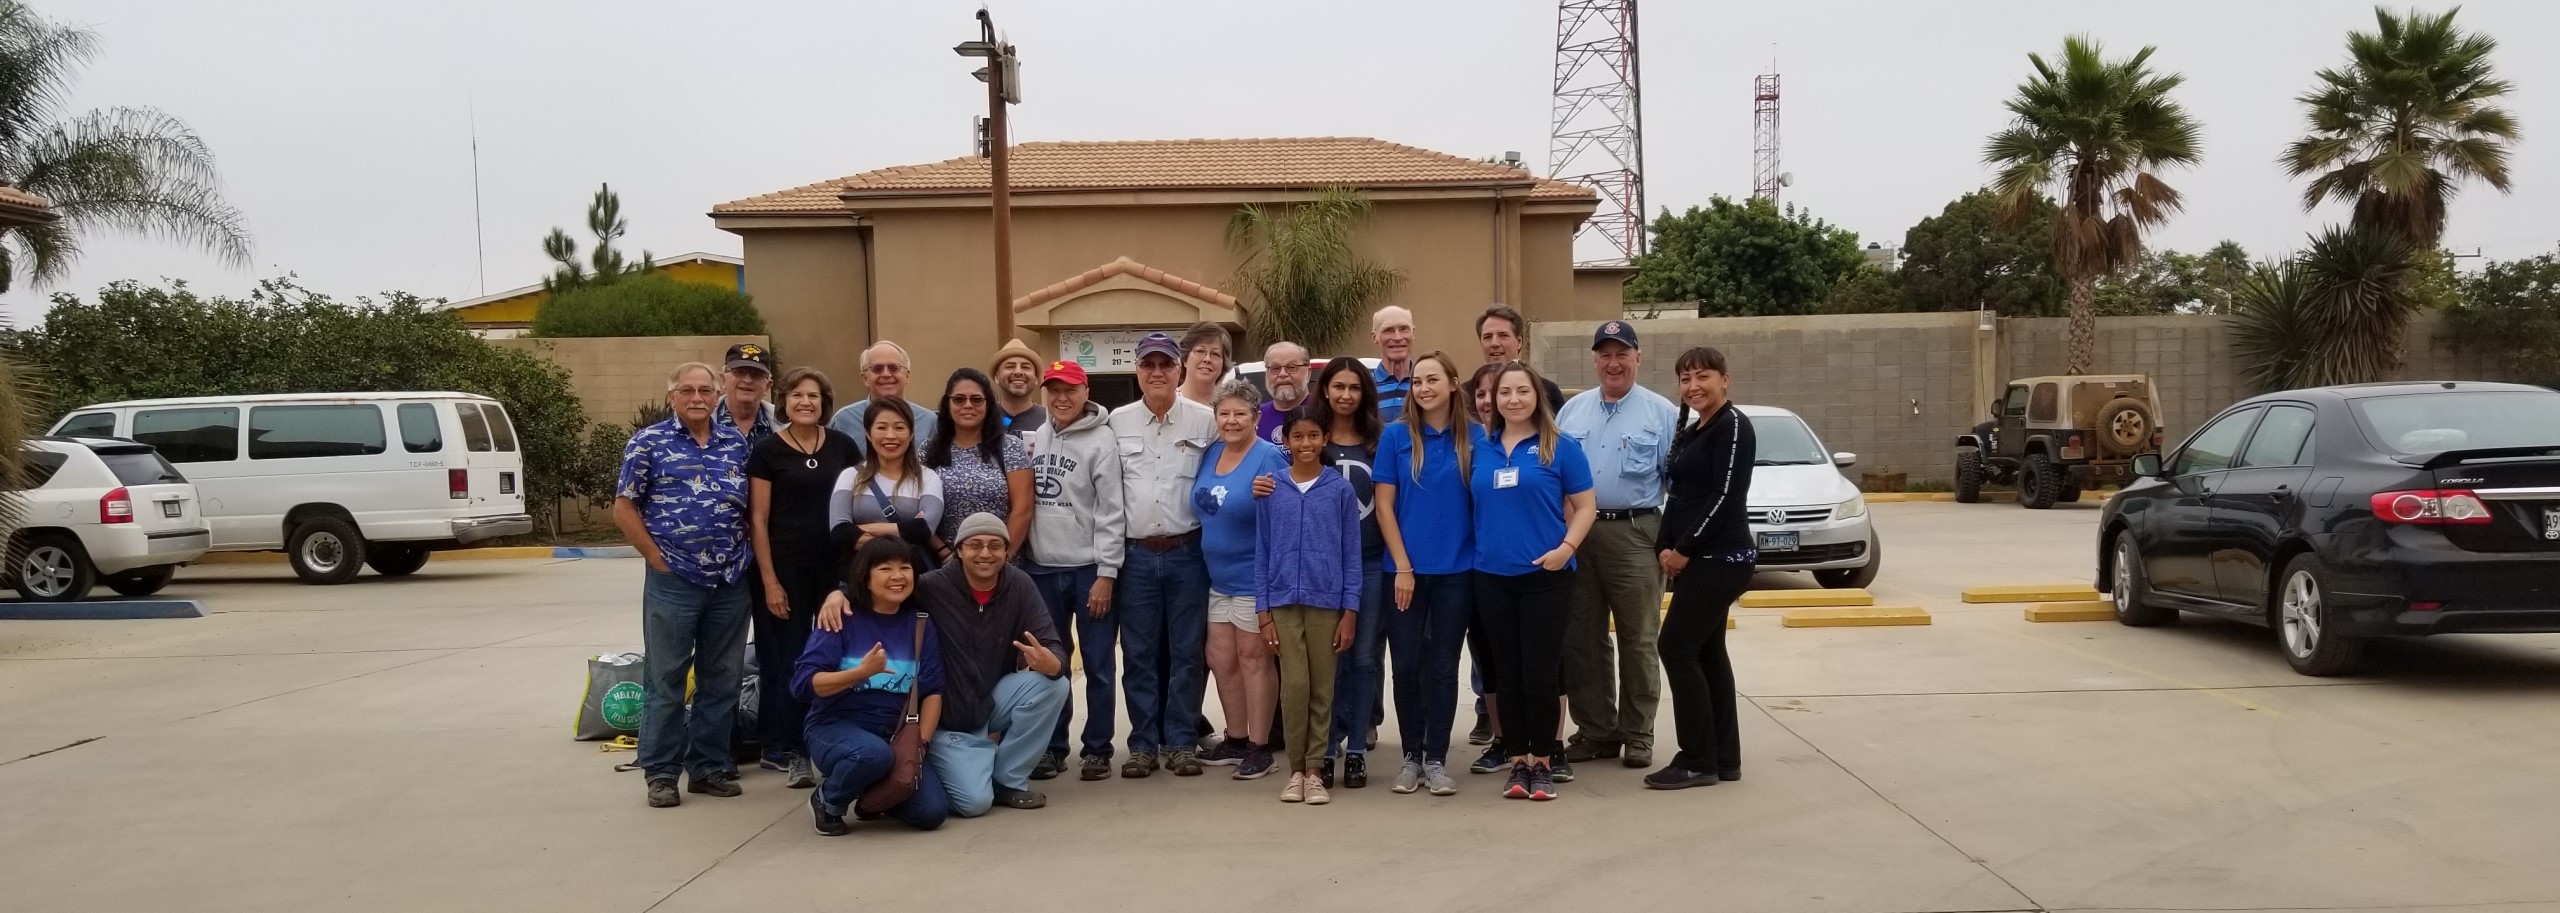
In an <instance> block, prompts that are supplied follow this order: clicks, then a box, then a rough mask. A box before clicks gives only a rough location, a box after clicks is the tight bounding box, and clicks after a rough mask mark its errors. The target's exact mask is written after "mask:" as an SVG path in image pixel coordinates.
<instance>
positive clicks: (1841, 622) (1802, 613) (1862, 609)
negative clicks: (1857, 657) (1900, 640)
mask: <svg viewBox="0 0 2560 913" xmlns="http://www.w3.org/2000/svg"><path fill="white" fill-rule="evenodd" d="M1778 622H1779V623H1780V624H1783V625H1785V626H1787V627H1790V628H1871V627H1881V626H1888V625H1925V624H1928V623H1929V611H1928V610H1927V609H1923V608H1920V607H1919V606H1810V607H1805V608H1796V609H1788V610H1786V612H1784V613H1782V614H1780V615H1779V616H1778Z"/></svg>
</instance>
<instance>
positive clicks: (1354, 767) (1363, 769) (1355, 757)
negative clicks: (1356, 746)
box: [1325, 751, 1369, 789]
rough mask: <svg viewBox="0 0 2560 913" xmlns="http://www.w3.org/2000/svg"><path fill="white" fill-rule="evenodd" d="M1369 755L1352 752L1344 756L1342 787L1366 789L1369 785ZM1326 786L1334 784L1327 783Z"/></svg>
mask: <svg viewBox="0 0 2560 913" xmlns="http://www.w3.org/2000/svg"><path fill="white" fill-rule="evenodd" d="M1368 758H1369V756H1368V755H1366V754H1362V753H1360V752H1356V751H1355V752H1352V753H1350V754H1346V755H1343V756H1342V788H1344V789H1365V788H1367V787H1368V785H1369V760H1368ZM1325 785H1326V786H1332V785H1333V784H1331V783H1327V784H1325Z"/></svg>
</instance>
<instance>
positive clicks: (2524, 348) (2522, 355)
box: [2446, 254, 2560, 386]
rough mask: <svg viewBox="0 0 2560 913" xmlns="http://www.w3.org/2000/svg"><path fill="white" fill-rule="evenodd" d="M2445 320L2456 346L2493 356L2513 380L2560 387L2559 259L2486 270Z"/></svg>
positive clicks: (2468, 283) (2466, 284)
mask: <svg viewBox="0 0 2560 913" xmlns="http://www.w3.org/2000/svg"><path fill="white" fill-rule="evenodd" d="M2446 318H2447V322H2448V323H2450V324H2451V325H2452V330H2453V338H2454V342H2455V343H2456V344H2458V345H2460V346H2462V347H2463V348H2464V349H2466V350H2471V351H2482V352H2489V353H2492V354H2494V355H2495V356H2496V357H2497V358H2498V360H2499V361H2500V362H2501V363H2502V364H2503V365H2504V366H2505V368H2506V370H2507V372H2508V374H2509V375H2510V376H2512V377H2513V378H2514V379H2516V380H2520V381H2524V382H2526V383H2533V384H2541V385H2543V386H2554V385H2560V257H2554V256H2552V255H2550V254H2544V255H2542V256H2539V257H2529V258H2526V259H2523V260H2508V261H2503V262H2496V263H2491V264H2489V265H2488V266H2486V267H2482V268H2481V270H2480V272H2478V273H2477V274H2474V275H2471V276H2468V277H2465V278H2463V279H2462V300H2461V301H2460V302H2459V303H2457V304H2455V305H2454V306H2453V307H2452V308H2450V309H2449V310H2448V311H2447V313H2446Z"/></svg>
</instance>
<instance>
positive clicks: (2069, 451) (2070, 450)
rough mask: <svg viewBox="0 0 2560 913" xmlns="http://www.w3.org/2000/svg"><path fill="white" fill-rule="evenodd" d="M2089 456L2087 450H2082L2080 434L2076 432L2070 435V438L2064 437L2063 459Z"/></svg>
mask: <svg viewBox="0 0 2560 913" xmlns="http://www.w3.org/2000/svg"><path fill="white" fill-rule="evenodd" d="M2087 456H2088V453H2087V452H2086V451H2084V450H2082V449H2081V445H2080V436H2079V435H2077V434H2075V435H2072V436H2070V437H2068V438H2065V439H2063V441H2062V458H2063V459H2066V460H2077V459H2082V458H2085V457H2087Z"/></svg>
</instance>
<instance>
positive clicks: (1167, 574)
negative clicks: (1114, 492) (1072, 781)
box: [1111, 538, 1209, 754]
mask: <svg viewBox="0 0 2560 913" xmlns="http://www.w3.org/2000/svg"><path fill="white" fill-rule="evenodd" d="M1112 595H1113V597H1114V599H1113V608H1112V612H1111V613H1112V614H1114V615H1118V616H1120V649H1121V652H1123V653H1124V654H1126V655H1127V658H1128V660H1129V669H1128V674H1127V676H1125V679H1126V680H1125V681H1123V682H1121V685H1120V687H1121V691H1122V693H1123V694H1124V695H1126V698H1127V700H1128V702H1129V753H1130V754H1145V753H1148V752H1153V751H1156V750H1159V749H1167V748H1180V749H1184V750H1188V749H1190V748H1191V747H1192V745H1193V744H1194V743H1195V741H1196V740H1197V730H1198V729H1199V727H1200V702H1201V699H1202V679H1203V678H1204V677H1206V676H1207V675H1208V674H1209V654H1208V646H1209V565H1208V564H1207V563H1206V562H1205V561H1203V560H1202V559H1201V557H1200V541H1199V540H1198V539H1196V538H1195V539H1193V540H1192V541H1190V542H1187V543H1184V544H1182V545H1177V546H1174V547H1173V548H1169V549H1166V550H1164V551H1161V552H1159V551H1155V550H1152V549H1149V548H1147V547H1145V546H1142V545H1139V544H1138V543H1137V540H1134V539H1133V540H1130V542H1129V555H1128V558H1127V559H1126V560H1124V561H1122V562H1121V564H1120V582H1119V584H1118V585H1117V587H1116V588H1115V589H1114V590H1113V591H1112Z"/></svg>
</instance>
